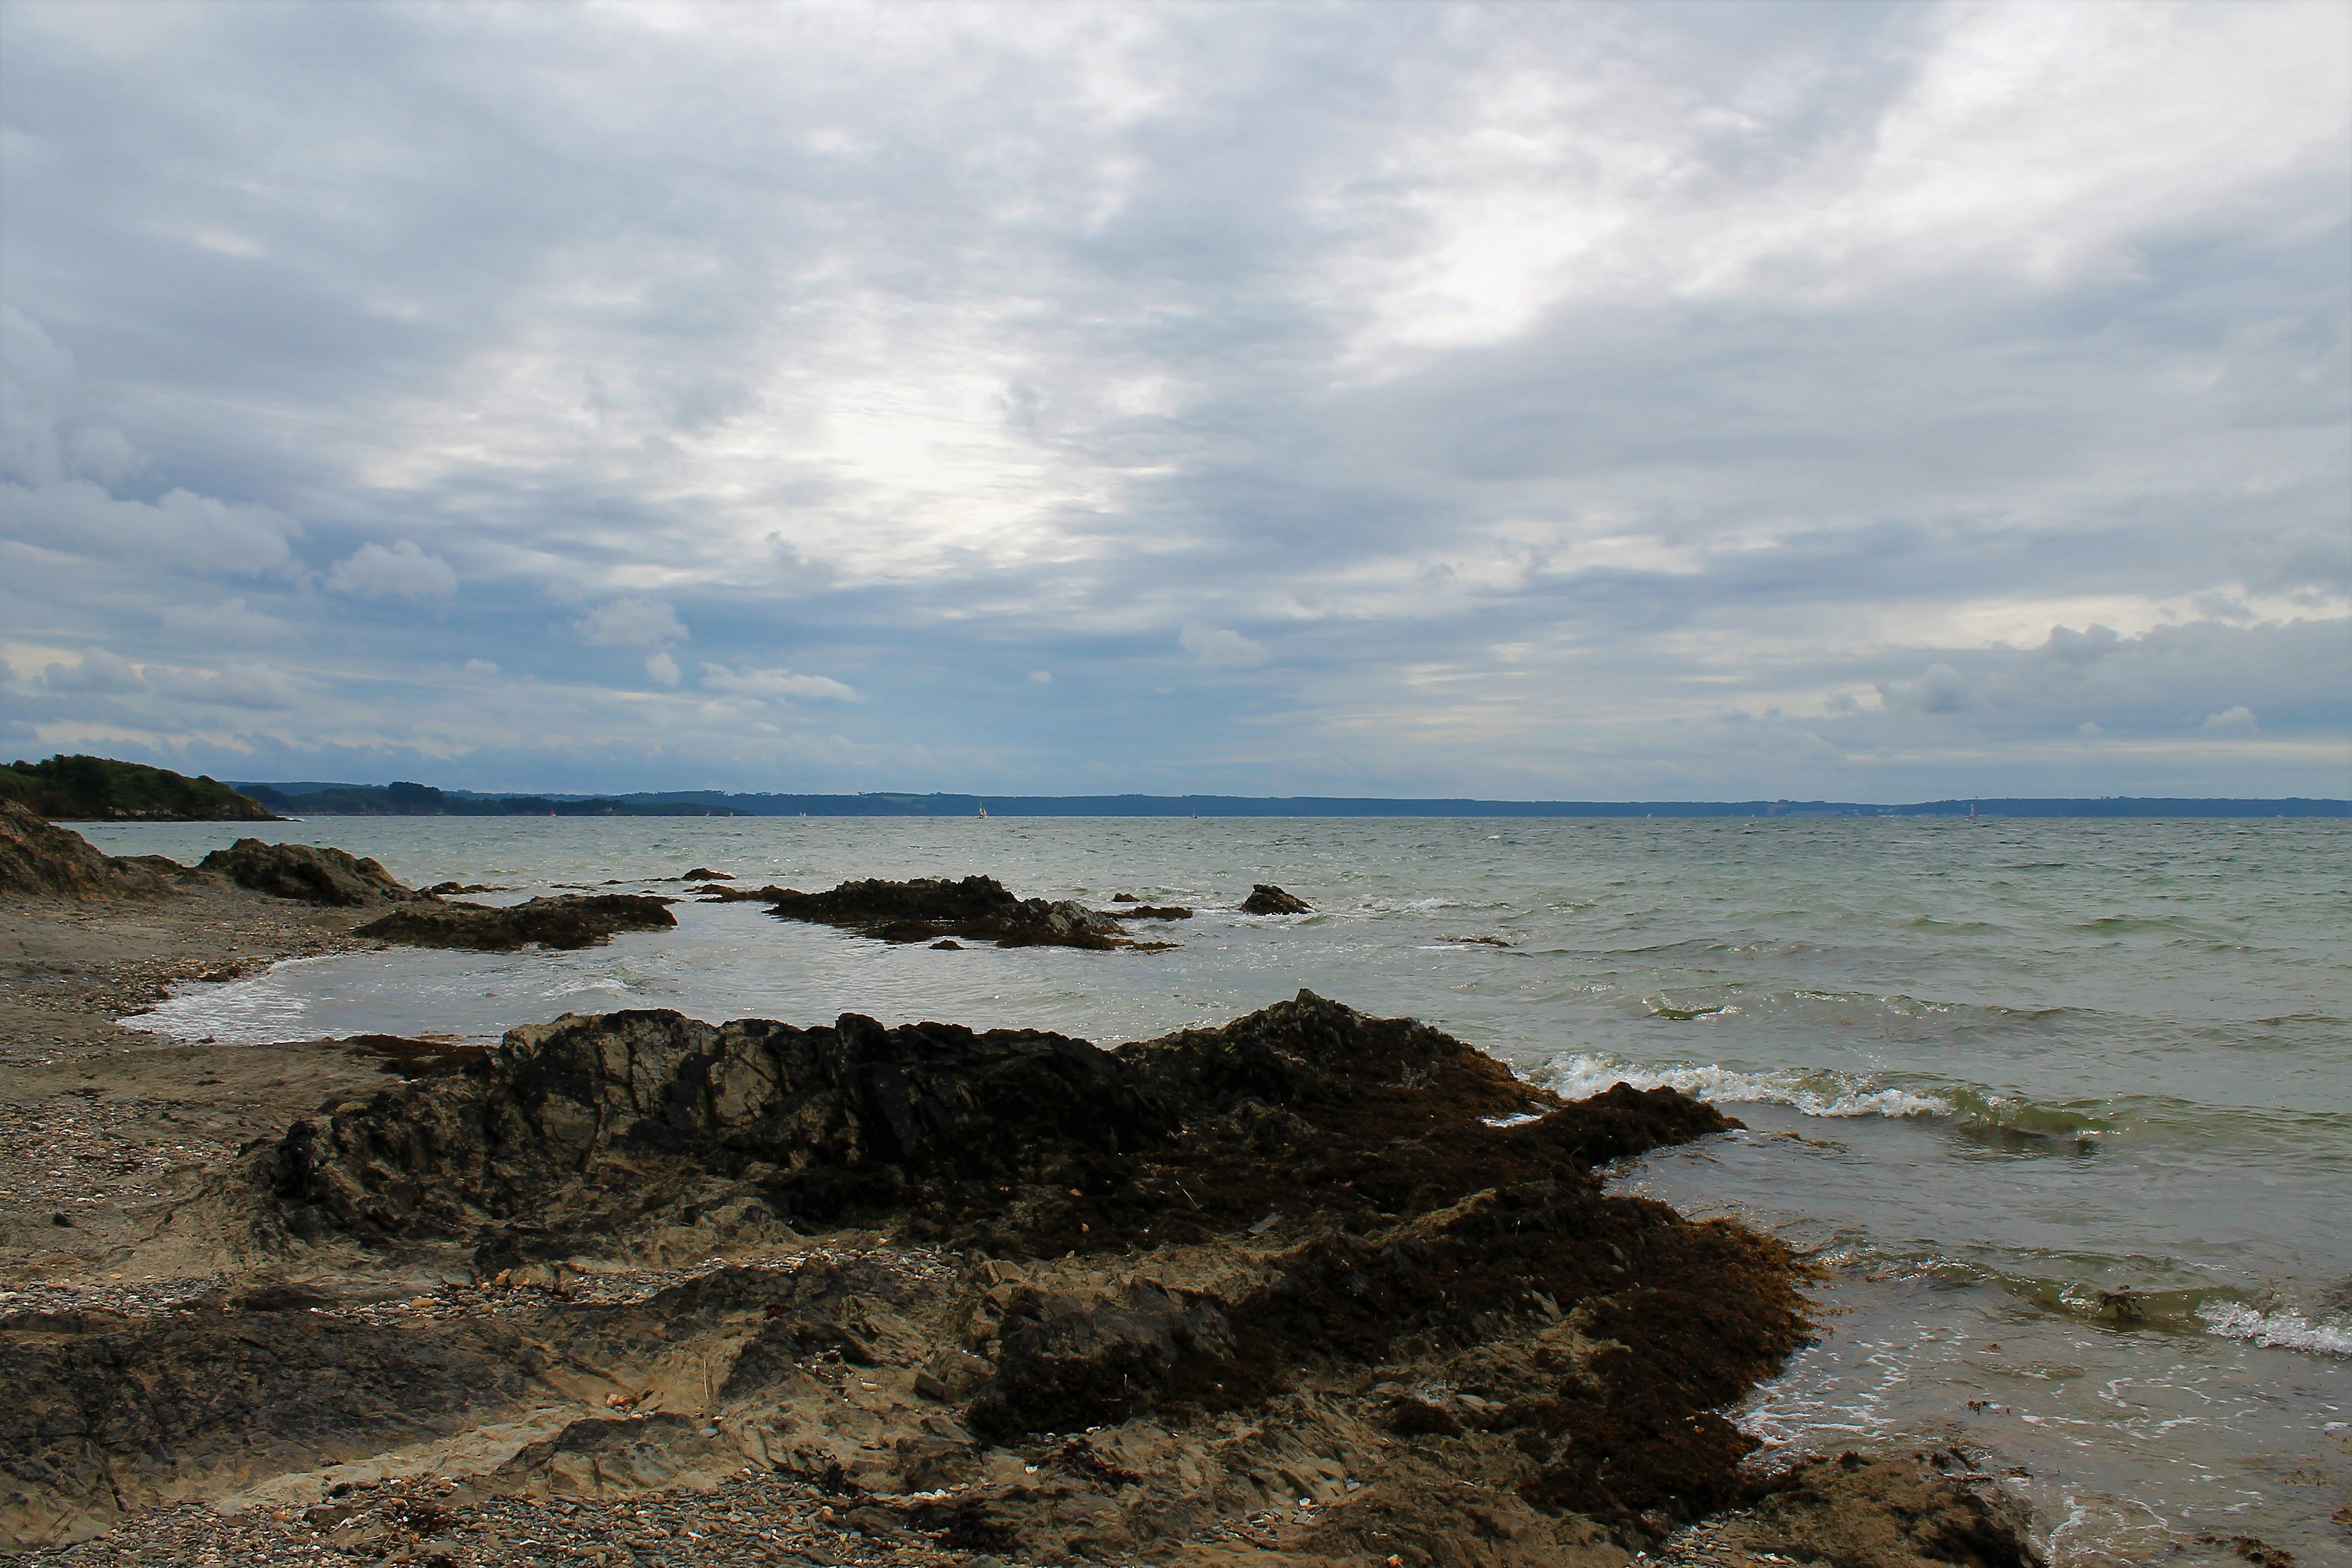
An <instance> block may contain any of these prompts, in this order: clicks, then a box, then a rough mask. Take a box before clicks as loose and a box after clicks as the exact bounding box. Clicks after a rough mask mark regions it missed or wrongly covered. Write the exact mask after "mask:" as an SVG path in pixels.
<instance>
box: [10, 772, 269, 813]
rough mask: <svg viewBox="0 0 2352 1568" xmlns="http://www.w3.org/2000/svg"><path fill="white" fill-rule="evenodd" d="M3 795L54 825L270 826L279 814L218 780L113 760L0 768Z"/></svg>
mask: <svg viewBox="0 0 2352 1568" xmlns="http://www.w3.org/2000/svg"><path fill="white" fill-rule="evenodd" d="M0 795H5V796H6V797H7V798H8V799H10V800H13V801H15V802H16V804H17V805H22V806H24V807H25V808H26V810H28V811H34V812H37V813H39V814H40V815H41V816H46V817H47V818H49V819H50V820H52V821H66V822H270V821H274V820H276V816H275V814H273V813H272V812H271V811H270V809H269V808H268V806H266V805H262V804H261V803H260V802H259V801H257V800H255V799H253V798H252V797H250V796H248V795H239V794H238V793H237V792H236V790H234V789H232V788H230V787H229V786H228V785H226V784H222V783H220V782H218V781H217V780H215V779H212V778H207V777H205V776H204V775H202V774H199V775H198V776H196V777H195V778H190V777H188V776H187V775H186V774H184V773H173V772H172V770H171V769H169V768H151V767H149V766H147V765H146V764H145V763H119V762H116V761H115V760H114V759H113V758H111V757H79V756H77V757H68V756H56V757H51V758H50V759H49V760H48V761H47V762H45V763H27V762H21V761H20V762H16V763H10V764H8V766H6V767H5V768H0Z"/></svg>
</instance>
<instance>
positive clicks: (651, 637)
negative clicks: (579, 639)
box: [579, 598, 686, 647]
mask: <svg viewBox="0 0 2352 1568" xmlns="http://www.w3.org/2000/svg"><path fill="white" fill-rule="evenodd" d="M579 629H580V635H581V636H583V637H586V638H587V639H588V640H589V641H590V642H592V643H596V644H598V645H600V646H603V647H650V646H652V645H653V644H656V643H666V642H679V641H682V640H684V638H685V637H686V627H684V626H681V625H679V624H678V619H677V611H675V610H673V609H671V608H670V607H669V605H666V604H664V603H663V602H662V601H660V600H659V599H644V598H628V599H615V600H614V601H613V602H612V603H611V604H608V605H597V606H596V608H595V609H593V610H592V611H590V612H589V613H588V615H587V616H585V617H583V619H582V620H581V621H580V623H579Z"/></svg>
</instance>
